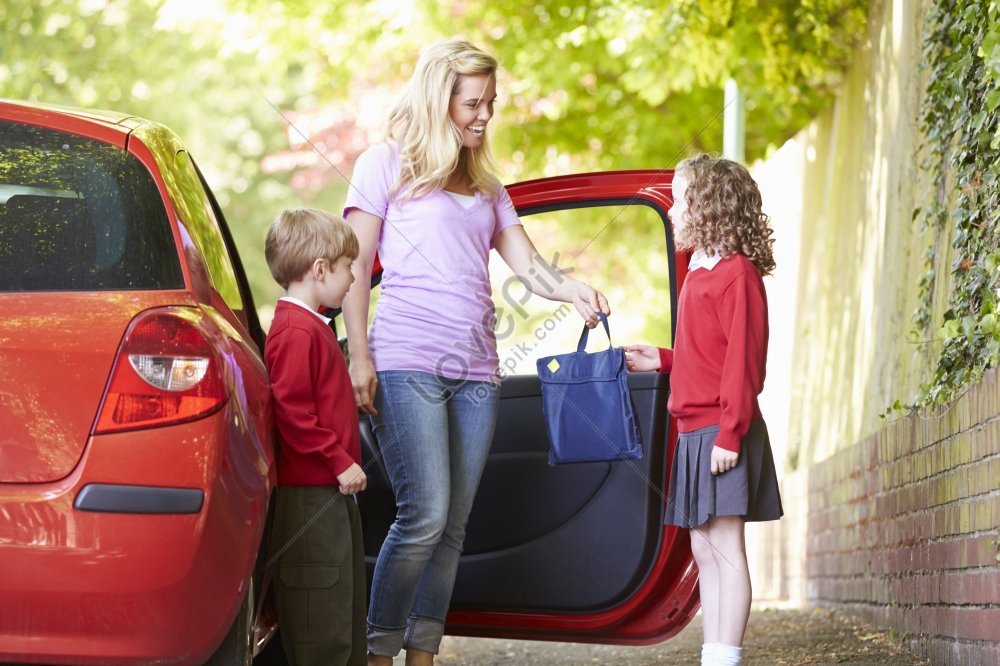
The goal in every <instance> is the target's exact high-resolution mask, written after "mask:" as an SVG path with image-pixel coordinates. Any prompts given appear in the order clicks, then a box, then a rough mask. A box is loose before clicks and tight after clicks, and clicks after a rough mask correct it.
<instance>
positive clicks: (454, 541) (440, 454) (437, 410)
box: [368, 371, 499, 656]
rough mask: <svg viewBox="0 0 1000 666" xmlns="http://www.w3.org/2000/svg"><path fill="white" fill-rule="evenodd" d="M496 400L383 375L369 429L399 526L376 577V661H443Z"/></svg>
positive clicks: (462, 385) (443, 383) (489, 394)
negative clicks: (440, 654)
mask: <svg viewBox="0 0 1000 666" xmlns="http://www.w3.org/2000/svg"><path fill="white" fill-rule="evenodd" d="M498 400H499V396H498V394H497V387H496V386H495V385H494V384H492V383H490V382H475V381H466V380H460V379H448V378H445V377H439V376H437V375H433V374H430V373H426V372H411V371H384V372H379V373H378V390H377V392H376V394H375V407H376V409H377V410H378V416H373V417H372V424H373V428H374V431H375V435H376V437H377V438H378V441H379V448H380V449H381V450H382V458H383V460H384V461H385V466H386V470H387V471H388V473H389V481H390V482H391V483H392V489H393V492H394V493H395V495H396V521H395V522H394V523H393V524H392V527H390V528H389V534H388V536H387V537H386V539H385V542H384V543H383V544H382V550H381V551H380V552H379V555H378V561H377V562H376V564H375V574H374V576H373V578H372V590H371V600H370V602H369V609H368V650H369V651H370V652H372V653H373V654H376V655H383V656H395V655H396V654H398V653H399V651H400V650H401V649H403V648H406V649H415V650H423V651H425V652H433V653H435V654H437V651H438V648H439V646H440V643H441V636H442V635H443V634H444V620H445V615H446V614H447V613H448V604H449V603H450V601H451V592H452V588H453V587H454V584H455V574H456V571H457V570H458V558H459V555H461V553H462V544H463V542H464V541H465V524H466V522H467V521H468V518H469V511H470V510H471V509H472V501H473V499H474V498H475V496H476V489H477V488H478V486H479V479H480V477H481V476H482V472H483V467H484V466H485V464H486V456H487V454H488V453H489V449H490V443H491V442H492V440H493V428H494V426H495V425H496V417H497V408H498V405H499V401H498Z"/></svg>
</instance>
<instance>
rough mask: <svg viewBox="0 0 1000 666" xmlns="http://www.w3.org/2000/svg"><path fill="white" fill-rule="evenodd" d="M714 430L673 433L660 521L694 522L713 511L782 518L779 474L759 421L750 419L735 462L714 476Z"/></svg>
mask: <svg viewBox="0 0 1000 666" xmlns="http://www.w3.org/2000/svg"><path fill="white" fill-rule="evenodd" d="M718 434H719V426H717V425H713V426H708V427H706V428H701V429H700V430H695V431H692V432H684V433H681V434H680V437H678V439H677V449H676V451H675V452H674V464H673V467H672V468H671V470H670V490H669V493H668V496H667V511H666V516H665V518H664V520H663V522H664V523H666V524H667V525H677V526H679V527H698V526H699V525H704V524H705V523H706V522H707V521H708V519H709V518H712V517H713V516H743V518H744V519H746V520H747V521H763V520H777V519H778V518H781V515H782V514H783V513H784V511H783V510H782V508H781V494H780V492H779V491H778V475H777V473H776V472H775V469H774V456H773V455H772V453H771V441H770V439H768V436H767V426H766V425H765V424H764V421H763V420H760V419H758V420H756V421H754V422H753V423H751V424H750V430H749V431H748V432H747V434H746V435H745V436H744V437H743V441H742V442H741V444H740V457H739V459H738V460H737V461H736V467H734V468H733V469H731V470H729V471H728V472H724V473H722V474H717V475H714V476H713V475H712V447H714V446H715V438H716V436H717V435H718Z"/></svg>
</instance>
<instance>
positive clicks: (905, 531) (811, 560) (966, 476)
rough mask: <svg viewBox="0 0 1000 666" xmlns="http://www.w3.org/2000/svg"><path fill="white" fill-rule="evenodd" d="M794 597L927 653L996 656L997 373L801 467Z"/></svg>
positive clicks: (999, 591)
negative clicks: (801, 568)
mask: <svg viewBox="0 0 1000 666" xmlns="http://www.w3.org/2000/svg"><path fill="white" fill-rule="evenodd" d="M806 477H807V478H808V483H807V491H806V492H807V493H808V497H807V501H806V502H805V504H806V508H805V510H806V512H807V515H806V523H807V535H808V536H807V541H806V565H805V569H806V570H805V584H806V597H807V601H808V602H809V603H810V604H814V605H829V606H837V607H840V608H842V609H845V610H849V611H853V612H856V613H858V614H859V615H862V616H864V617H866V618H868V619H870V620H872V621H874V622H875V623H877V624H878V625H880V626H881V627H883V628H885V629H891V630H893V631H894V633H895V634H896V635H897V636H900V637H903V638H904V639H905V640H907V641H908V642H909V643H911V644H912V646H913V647H915V648H916V649H917V650H919V651H920V652H923V653H924V654H926V655H927V656H929V657H930V658H931V659H933V660H934V662H935V663H946V664H963V665H964V664H1000V566H998V565H1000V563H998V561H997V559H996V557H997V553H998V546H997V544H996V543H995V540H996V539H998V538H1000V535H998V526H1000V375H998V370H997V369H994V370H992V371H991V372H989V373H987V376H986V378H985V379H984V381H983V382H981V383H980V384H979V385H977V386H974V387H973V388H971V389H970V390H969V391H968V392H967V393H966V394H965V395H964V396H962V397H961V398H959V399H958V400H957V401H956V402H955V403H953V404H952V405H951V406H950V407H948V408H942V409H939V410H938V411H937V412H936V413H934V414H932V415H929V416H924V417H918V416H913V417H907V418H903V419H900V420H898V421H895V422H893V423H891V424H889V425H888V426H887V427H886V428H884V429H882V430H880V431H879V432H877V433H876V434H874V435H872V436H870V437H868V438H867V439H864V440H863V441H861V442H860V443H858V444H856V445H854V446H851V447H848V448H846V449H843V450H842V451H840V452H838V453H836V454H834V455H832V456H831V457H829V458H828V459H826V460H824V461H822V462H819V463H816V464H814V465H812V466H810V468H809V469H808V471H807V474H806Z"/></svg>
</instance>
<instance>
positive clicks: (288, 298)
mask: <svg viewBox="0 0 1000 666" xmlns="http://www.w3.org/2000/svg"><path fill="white" fill-rule="evenodd" d="M278 300H279V301H288V302H289V303H294V304H295V305H298V306H299V307H300V308H305V309H306V310H309V312H312V313H313V314H314V315H316V316H317V317H319V318H320V319H322V320H323V323H324V324H326V325H328V326H329V324H330V318H329V317H324V316H323V315H321V314H320V313H318V312H316V311H315V310H313V309H312V308H311V307H309V306H308V305H307V304H306V302H305V301H302V300H300V299H298V298H295V297H294V296H282V297H281V298H279V299H278Z"/></svg>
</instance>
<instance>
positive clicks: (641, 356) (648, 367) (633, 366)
mask: <svg viewBox="0 0 1000 666" xmlns="http://www.w3.org/2000/svg"><path fill="white" fill-rule="evenodd" d="M624 349H625V366H626V367H627V368H628V369H629V372H650V371H659V369H660V350H659V349H657V348H656V347H652V346H650V345H625V347H624Z"/></svg>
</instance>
